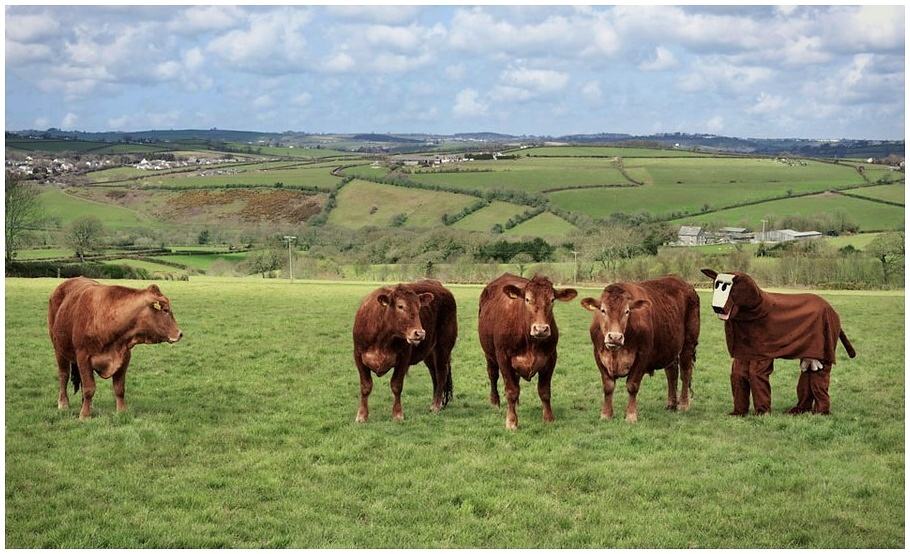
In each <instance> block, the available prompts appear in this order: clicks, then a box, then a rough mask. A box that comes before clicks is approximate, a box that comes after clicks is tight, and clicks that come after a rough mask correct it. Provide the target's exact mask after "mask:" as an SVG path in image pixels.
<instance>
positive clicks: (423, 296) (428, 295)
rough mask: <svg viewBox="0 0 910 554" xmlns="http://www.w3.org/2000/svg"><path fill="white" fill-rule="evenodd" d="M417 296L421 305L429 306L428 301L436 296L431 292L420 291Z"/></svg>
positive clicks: (431, 300)
mask: <svg viewBox="0 0 910 554" xmlns="http://www.w3.org/2000/svg"><path fill="white" fill-rule="evenodd" d="M418 298H420V305H421V306H429V305H430V303H431V302H433V299H434V298H436V297H435V296H433V293H432V292H422V293H420V294H419V295H418Z"/></svg>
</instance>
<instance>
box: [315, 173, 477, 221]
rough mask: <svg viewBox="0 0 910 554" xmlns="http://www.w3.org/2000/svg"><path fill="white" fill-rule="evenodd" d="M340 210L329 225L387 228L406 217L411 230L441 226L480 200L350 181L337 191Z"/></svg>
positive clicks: (445, 193) (330, 216) (334, 211)
mask: <svg viewBox="0 0 910 554" xmlns="http://www.w3.org/2000/svg"><path fill="white" fill-rule="evenodd" d="M337 198H338V207H336V208H335V209H334V210H332V212H331V214H330V215H329V223H332V224H335V225H341V226H344V227H353V228H357V227H364V226H366V225H375V226H377V227H388V226H389V225H390V224H391V223H392V218H394V217H395V216H397V215H399V214H404V215H405V216H407V219H406V220H405V221H404V223H403V224H402V225H403V226H408V227H435V226H438V225H442V215H443V214H444V213H450V214H454V213H458V212H459V211H461V210H462V209H463V208H465V207H466V206H469V205H471V204H473V203H474V202H476V201H477V199H476V198H475V197H473V196H467V195H464V194H454V193H451V192H437V191H429V190H419V189H411V188H405V187H396V186H393V185H380V184H378V183H372V182H369V181H357V180H355V181H351V182H350V183H348V184H347V185H345V186H344V187H343V188H342V189H341V191H339V192H338V196H337Z"/></svg>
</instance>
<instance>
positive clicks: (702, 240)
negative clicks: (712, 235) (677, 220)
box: [678, 225, 708, 246]
mask: <svg viewBox="0 0 910 554" xmlns="http://www.w3.org/2000/svg"><path fill="white" fill-rule="evenodd" d="M678 242H679V244H680V245H682V246H697V245H699V244H707V243H708V237H707V235H706V234H705V230H704V229H703V228H701V227H694V226H691V225H683V226H681V227H680V228H679V234H678Z"/></svg>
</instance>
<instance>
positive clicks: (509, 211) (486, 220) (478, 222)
mask: <svg viewBox="0 0 910 554" xmlns="http://www.w3.org/2000/svg"><path fill="white" fill-rule="evenodd" d="M527 209H528V207H527V206H519V205H518V204H510V203H508V202H500V201H498V200H496V201H493V202H490V205H489V206H487V207H486V208H481V209H479V210H477V211H476V212H474V213H472V214H470V215H468V216H467V217H465V218H464V219H461V220H459V221H457V222H455V224H453V225H452V227H454V228H456V229H465V230H466V231H482V232H485V233H486V232H489V231H490V229H491V228H492V227H493V226H494V225H496V224H499V225H502V224H503V223H505V222H506V221H508V220H509V218H511V217H513V216H516V215H519V214H523V213H524V212H525V211H526V210H527Z"/></svg>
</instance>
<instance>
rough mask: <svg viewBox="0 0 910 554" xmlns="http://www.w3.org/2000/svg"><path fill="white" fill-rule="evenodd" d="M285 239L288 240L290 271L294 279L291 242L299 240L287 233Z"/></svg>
mask: <svg viewBox="0 0 910 554" xmlns="http://www.w3.org/2000/svg"><path fill="white" fill-rule="evenodd" d="M284 240H286V241H288V271H289V272H290V274H291V281H293V280H294V257H293V255H292V254H291V244H292V243H293V242H294V241H295V240H297V237H295V236H293V235H285V236H284Z"/></svg>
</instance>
